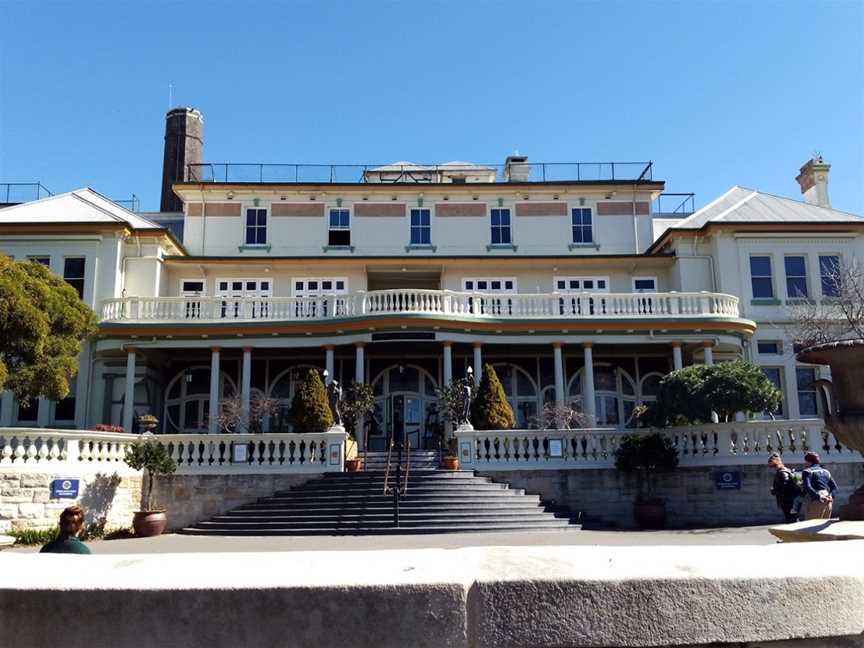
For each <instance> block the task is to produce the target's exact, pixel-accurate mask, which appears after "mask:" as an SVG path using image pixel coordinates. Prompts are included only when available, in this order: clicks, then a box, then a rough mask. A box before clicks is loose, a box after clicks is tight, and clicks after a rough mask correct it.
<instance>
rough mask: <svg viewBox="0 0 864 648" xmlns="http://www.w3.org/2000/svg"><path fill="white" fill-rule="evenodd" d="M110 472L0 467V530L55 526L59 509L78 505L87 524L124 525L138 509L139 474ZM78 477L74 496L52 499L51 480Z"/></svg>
mask: <svg viewBox="0 0 864 648" xmlns="http://www.w3.org/2000/svg"><path fill="white" fill-rule="evenodd" d="M125 472H126V473H127V474H122V475H121V474H118V473H116V472H114V473H95V474H94V473H85V474H75V473H70V472H63V473H53V472H45V473H42V472H38V473H34V472H19V471H13V470H12V469H11V468H9V467H6V468H5V469H0V533H2V532H4V531H10V530H12V529H16V530H21V529H50V528H53V527H55V526H57V521H58V519H59V517H60V512H61V511H62V510H63V509H64V508H66V507H67V506H71V505H72V504H80V505H81V506H82V507H83V508H84V510H85V511H86V513H87V523H88V524H91V523H94V522H98V521H100V520H103V519H104V520H105V526H106V527H107V528H109V529H117V528H127V527H129V526H131V524H132V514H133V513H134V512H135V511H137V510H139V509H140V503H141V481H142V480H141V477H140V476H139V475H134V474H131V475H130V474H128V473H129V472H130V471H125ZM55 479H78V480H80V489H79V494H78V497H77V498H75V499H52V498H51V482H52V481H54V480H55Z"/></svg>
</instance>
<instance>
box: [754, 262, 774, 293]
mask: <svg viewBox="0 0 864 648" xmlns="http://www.w3.org/2000/svg"><path fill="white" fill-rule="evenodd" d="M750 282H751V285H752V286H753V298H754V299H772V298H773V297H774V282H773V281H772V279H771V257H770V256H751V257H750Z"/></svg>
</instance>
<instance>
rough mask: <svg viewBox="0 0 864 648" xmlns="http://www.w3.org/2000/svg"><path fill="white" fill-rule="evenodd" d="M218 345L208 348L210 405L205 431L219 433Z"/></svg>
mask: <svg viewBox="0 0 864 648" xmlns="http://www.w3.org/2000/svg"><path fill="white" fill-rule="evenodd" d="M219 376H220V371H219V347H212V348H211V349H210V406H209V408H208V411H207V431H208V432H209V433H210V434H218V433H219V396H220V395H221V394H220V392H219Z"/></svg>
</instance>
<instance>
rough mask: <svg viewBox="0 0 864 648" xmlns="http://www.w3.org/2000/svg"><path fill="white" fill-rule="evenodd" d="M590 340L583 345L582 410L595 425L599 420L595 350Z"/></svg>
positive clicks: (589, 422)
mask: <svg viewBox="0 0 864 648" xmlns="http://www.w3.org/2000/svg"><path fill="white" fill-rule="evenodd" d="M591 347H592V345H591V343H590V342H586V343H585V344H583V345H582V348H583V350H584V353H585V369H584V370H583V372H582V378H583V384H582V410H583V411H584V413H585V416H586V417H588V426H589V427H594V425H596V422H597V410H596V405H595V403H594V352H593V350H592V348H591Z"/></svg>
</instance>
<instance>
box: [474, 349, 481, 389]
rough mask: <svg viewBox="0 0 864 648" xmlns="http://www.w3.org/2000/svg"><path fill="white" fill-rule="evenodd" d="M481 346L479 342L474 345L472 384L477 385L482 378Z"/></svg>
mask: <svg viewBox="0 0 864 648" xmlns="http://www.w3.org/2000/svg"><path fill="white" fill-rule="evenodd" d="M482 346H483V345H481V344H480V343H479V342H475V343H474V384H475V385H479V384H480V379H481V378H482V377H483V351H482V349H481V347H482Z"/></svg>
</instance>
